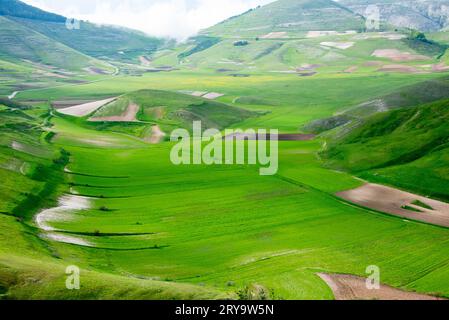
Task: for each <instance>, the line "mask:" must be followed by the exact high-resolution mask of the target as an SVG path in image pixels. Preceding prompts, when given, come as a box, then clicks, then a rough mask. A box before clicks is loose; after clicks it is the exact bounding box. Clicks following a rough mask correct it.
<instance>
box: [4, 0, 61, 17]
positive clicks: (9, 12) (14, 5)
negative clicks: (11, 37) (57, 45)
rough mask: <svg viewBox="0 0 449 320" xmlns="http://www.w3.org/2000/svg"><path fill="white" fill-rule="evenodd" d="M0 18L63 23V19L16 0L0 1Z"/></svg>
mask: <svg viewBox="0 0 449 320" xmlns="http://www.w3.org/2000/svg"><path fill="white" fill-rule="evenodd" d="M0 16H14V17H21V18H26V19H33V20H41V21H53V22H65V20H66V19H65V18H64V17H62V16H60V15H57V14H54V13H50V12H46V11H43V10H41V9H39V8H35V7H33V6H30V5H28V4H26V3H24V2H22V1H18V0H0Z"/></svg>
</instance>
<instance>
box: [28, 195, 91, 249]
mask: <svg viewBox="0 0 449 320" xmlns="http://www.w3.org/2000/svg"><path fill="white" fill-rule="evenodd" d="M90 207H91V204H90V200H89V199H87V198H84V197H80V196H74V195H66V196H62V197H61V198H60V199H59V201H58V206H57V207H54V208H50V209H45V210H42V211H41V212H39V213H38V214H37V215H36V217H35V223H36V225H37V227H38V228H39V229H41V230H42V231H43V233H42V237H44V238H47V239H51V240H53V241H57V242H63V243H69V244H76V245H80V246H86V247H91V246H92V245H91V244H90V243H89V242H87V241H85V240H83V239H81V238H78V237H75V236H69V235H65V234H63V233H61V231H64V230H58V229H56V228H54V227H52V226H51V225H50V223H51V222H57V221H66V220H70V219H72V214H73V212H74V211H81V210H87V209H89V208H90Z"/></svg>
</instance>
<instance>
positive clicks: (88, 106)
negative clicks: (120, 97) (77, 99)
mask: <svg viewBox="0 0 449 320" xmlns="http://www.w3.org/2000/svg"><path fill="white" fill-rule="evenodd" d="M115 99H117V98H109V99H105V100H100V101H94V102H89V103H84V104H80V105H77V106H72V107H69V108H64V109H59V110H58V112H60V113H62V114H66V115H69V116H75V117H85V116H87V115H89V114H91V113H93V112H94V111H97V110H98V109H100V108H101V107H103V106H104V105H106V104H108V103H111V102H112V101H114V100H115Z"/></svg>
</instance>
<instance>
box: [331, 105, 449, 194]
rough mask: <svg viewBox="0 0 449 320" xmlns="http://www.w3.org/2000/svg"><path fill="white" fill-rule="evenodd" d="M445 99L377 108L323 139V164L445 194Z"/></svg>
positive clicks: (448, 110)
mask: <svg viewBox="0 0 449 320" xmlns="http://www.w3.org/2000/svg"><path fill="white" fill-rule="evenodd" d="M448 143H449V101H448V100H444V101H441V102H435V103H431V104H427V105H422V106H418V107H412V108H404V109H398V110H394V111H390V112H383V113H380V114H376V115H374V116H372V117H370V118H369V119H368V120H367V121H366V122H365V123H364V124H363V125H361V126H359V127H357V128H355V129H353V130H351V131H349V133H347V134H346V135H343V136H342V137H339V138H337V139H335V140H331V141H328V145H327V148H326V149H325V151H323V152H322V155H323V157H325V158H326V159H327V163H328V165H330V166H332V167H335V168H338V169H342V170H348V171H351V172H355V173H358V174H359V175H361V176H363V177H367V178H369V179H370V180H374V181H382V182H384V183H385V182H386V183H390V184H393V185H399V186H402V187H404V188H407V189H410V190H416V191H418V192H421V193H425V194H426V195H431V196H434V197H438V198H444V199H449V192H448V190H449V179H448V174H447V173H448V172H447V168H448V167H449V162H448V161H449V145H448Z"/></svg>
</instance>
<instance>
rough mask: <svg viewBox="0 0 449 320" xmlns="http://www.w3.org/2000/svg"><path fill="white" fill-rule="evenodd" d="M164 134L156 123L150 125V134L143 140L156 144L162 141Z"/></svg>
mask: <svg viewBox="0 0 449 320" xmlns="http://www.w3.org/2000/svg"><path fill="white" fill-rule="evenodd" d="M165 136H166V134H165V132H163V131H162V130H161V128H160V127H159V126H157V125H156V126H152V127H151V134H150V136H149V137H147V138H145V141H146V142H149V143H151V144H158V143H161V142H162V140H163V139H164V137H165Z"/></svg>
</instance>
